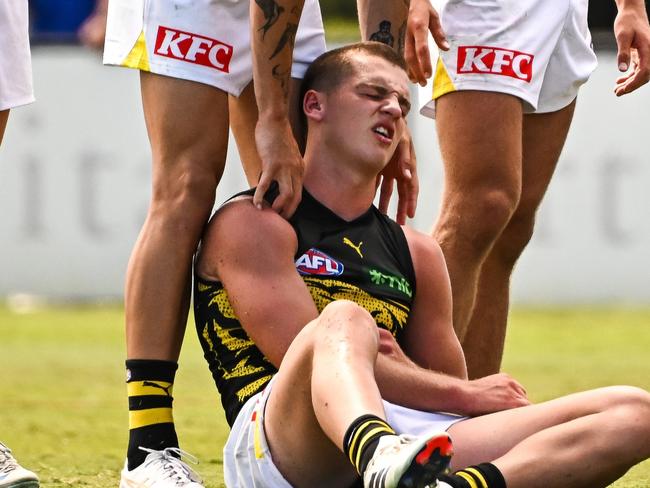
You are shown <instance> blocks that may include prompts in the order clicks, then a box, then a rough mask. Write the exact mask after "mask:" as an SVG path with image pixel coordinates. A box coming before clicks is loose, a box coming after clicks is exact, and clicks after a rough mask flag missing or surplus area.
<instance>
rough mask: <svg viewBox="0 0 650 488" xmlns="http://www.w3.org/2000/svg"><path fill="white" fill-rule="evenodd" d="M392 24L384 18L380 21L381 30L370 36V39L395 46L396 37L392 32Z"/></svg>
mask: <svg viewBox="0 0 650 488" xmlns="http://www.w3.org/2000/svg"><path fill="white" fill-rule="evenodd" d="M390 26H391V23H390V21H388V20H382V21H381V22H379V30H378V31H377V32H375V33H373V34H372V35H371V36H370V40H371V41H377V42H383V43H384V44H388V45H389V46H390V47H393V44H394V43H395V38H394V37H393V34H391V33H390Z"/></svg>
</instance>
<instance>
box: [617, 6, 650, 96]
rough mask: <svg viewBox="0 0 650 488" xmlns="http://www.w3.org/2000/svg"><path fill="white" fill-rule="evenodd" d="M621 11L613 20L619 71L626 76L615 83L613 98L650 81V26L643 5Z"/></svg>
mask: <svg viewBox="0 0 650 488" xmlns="http://www.w3.org/2000/svg"><path fill="white" fill-rule="evenodd" d="M640 8H641V9H643V10H642V11H639V10H638V9H636V8H633V7H629V8H622V9H621V10H619V12H618V15H617V16H616V20H615V21H614V34H615V35H616V44H617V45H618V56H617V61H618V69H619V71H621V72H624V73H625V75H623V76H621V77H620V78H618V79H617V80H616V87H615V88H614V92H615V93H616V96H619V97H620V96H621V95H625V94H627V93H630V92H633V91H634V90H636V89H637V88H639V87H640V86H642V85H645V84H646V83H647V82H648V81H649V80H650V25H648V16H647V14H646V13H645V7H644V5H643V3H640Z"/></svg>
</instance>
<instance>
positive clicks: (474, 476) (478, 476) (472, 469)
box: [439, 463, 506, 488]
mask: <svg viewBox="0 0 650 488" xmlns="http://www.w3.org/2000/svg"><path fill="white" fill-rule="evenodd" d="M439 481H444V482H445V483H447V484H448V485H449V486H451V487H452V488H506V480H505V479H504V478H503V475H502V474H501V471H499V468H497V467H496V466H495V465H494V464H491V463H483V464H479V465H477V466H469V467H467V468H465V469H460V470H458V471H456V472H455V473H454V474H450V475H443V476H440V478H439Z"/></svg>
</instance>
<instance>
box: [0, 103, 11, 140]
mask: <svg viewBox="0 0 650 488" xmlns="http://www.w3.org/2000/svg"><path fill="white" fill-rule="evenodd" d="M7 120H9V110H0V144H2V138H3V136H4V135H5V129H6V128H7Z"/></svg>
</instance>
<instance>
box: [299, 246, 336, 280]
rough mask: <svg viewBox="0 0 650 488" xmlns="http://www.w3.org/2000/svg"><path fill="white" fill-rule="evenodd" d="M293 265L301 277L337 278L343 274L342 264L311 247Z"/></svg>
mask: <svg viewBox="0 0 650 488" xmlns="http://www.w3.org/2000/svg"><path fill="white" fill-rule="evenodd" d="M295 264H296V269H297V270H298V273H300V274H301V275H323V276H339V275H341V274H342V273H343V263H340V262H338V261H337V260H336V259H334V258H333V257H331V256H328V255H327V254H325V253H324V252H322V251H319V250H318V249H315V248H313V247H312V248H311V249H310V250H309V251H307V252H306V253H305V254H303V255H302V256H300V257H299V258H298V259H296V263H295Z"/></svg>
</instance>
